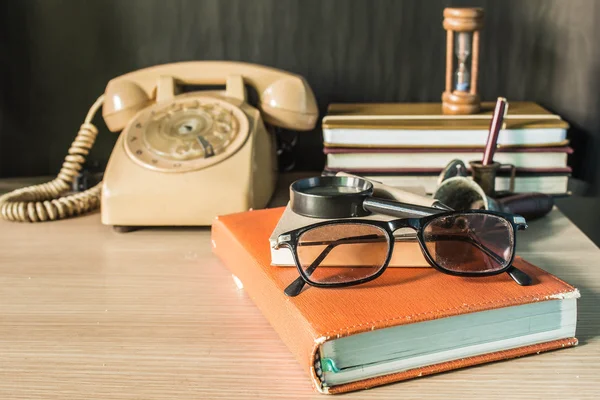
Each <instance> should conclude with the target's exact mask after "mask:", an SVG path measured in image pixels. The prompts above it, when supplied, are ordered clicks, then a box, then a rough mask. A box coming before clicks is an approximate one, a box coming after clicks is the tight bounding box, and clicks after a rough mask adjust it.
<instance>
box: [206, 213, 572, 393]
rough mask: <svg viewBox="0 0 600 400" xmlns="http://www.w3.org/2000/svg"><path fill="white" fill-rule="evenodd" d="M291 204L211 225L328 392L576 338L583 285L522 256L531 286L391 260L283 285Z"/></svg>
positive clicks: (217, 245) (224, 255) (288, 273)
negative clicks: (324, 280)
mask: <svg viewBox="0 0 600 400" xmlns="http://www.w3.org/2000/svg"><path fill="white" fill-rule="evenodd" d="M282 212H283V208H276V209H267V210H259V211H249V212H245V213H240V214H232V215H227V216H221V217H219V218H218V219H217V220H216V221H215V222H214V223H213V226H212V243H213V251H214V252H215V254H216V255H217V256H218V257H219V258H220V259H221V260H222V262H223V264H224V265H225V266H226V267H227V268H228V269H229V270H230V271H231V272H232V273H233V274H234V276H236V277H237V278H238V279H239V281H240V282H241V284H242V285H243V288H244V290H246V291H247V293H248V295H249V297H250V298H251V299H252V300H253V301H254V303H255V304H256V305H257V307H258V308H259V309H260V310H261V312H262V313H263V314H264V316H265V317H266V318H267V319H268V320H269V322H270V323H271V325H272V326H273V328H274V329H275V330H276V331H277V333H278V334H279V336H280V337H281V339H282V340H283V341H284V342H285V344H286V345H287V346H288V348H289V349H290V351H291V352H292V353H293V354H294V355H295V357H296V358H297V359H298V361H299V362H300V363H301V364H302V366H303V367H304V368H305V369H306V371H307V373H308V375H309V376H310V380H311V382H312V384H313V386H314V388H315V389H316V390H318V391H319V392H321V393H329V394H335V393H342V392H348V391H353V390H358V389H367V388H371V387H374V386H378V385H382V384H387V383H391V382H396V381H402V380H406V379H410V378H417V377H422V376H426V375H430V374H435V373H439V372H444V371H449V370H453V369H457V368H463V367H467V366H473V365H477V364H483V363H487V362H492V361H498V360H505V359H509V358H515V357H519V356H524V355H528V354H536V353H540V352H543V351H548V350H553V349H562V348H566V347H570V346H574V345H576V344H577V339H576V338H575V337H574V336H575V325H576V319H577V318H576V315H577V311H576V304H577V298H579V292H578V291H577V289H575V288H573V287H572V286H570V285H568V284H567V283H565V282H563V281H562V280H560V279H558V278H557V277H555V276H553V275H551V274H549V273H548V272H545V271H543V270H542V269H540V268H537V267H535V266H534V265H531V264H530V263H528V262H526V261H525V260H523V259H521V258H517V259H516V260H515V266H517V267H518V268H519V269H522V270H523V271H524V272H526V273H527V274H528V275H529V276H531V277H532V278H533V284H532V285H531V286H527V287H523V286H519V285H517V284H515V283H514V282H513V281H512V280H511V279H510V278H509V277H508V276H506V274H503V275H499V276H493V277H486V278H461V277H453V276H449V275H446V274H443V273H440V272H438V271H436V270H435V269H433V268H390V269H388V270H386V272H385V273H384V274H383V275H382V276H381V277H379V278H377V279H376V280H373V281H371V282H369V283H366V284H363V285H358V286H354V287H348V288H339V289H319V288H315V287H308V288H307V289H306V288H305V291H304V292H303V293H301V294H300V295H299V296H297V297H293V298H289V297H286V296H285V294H284V293H283V290H284V288H285V287H286V286H287V285H289V284H290V283H291V282H292V281H294V280H295V279H296V278H297V277H298V272H297V271H296V270H295V269H293V268H281V267H274V266H271V265H270V251H269V247H270V246H269V240H268V239H269V235H270V234H271V232H272V231H273V228H274V227H275V225H276V224H277V221H278V220H279V218H280V217H281V213H282ZM232 318H235V317H234V316H232ZM274 373H276V372H274ZM265 379H276V378H274V376H271V377H265Z"/></svg>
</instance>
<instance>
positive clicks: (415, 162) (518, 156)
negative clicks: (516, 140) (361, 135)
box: [323, 146, 573, 170]
mask: <svg viewBox="0 0 600 400" xmlns="http://www.w3.org/2000/svg"><path fill="white" fill-rule="evenodd" d="M323 152H324V153H325V154H326V156H327V167H328V168H338V169H353V170H362V169H394V168H396V169H397V168H407V167H417V168H444V167H445V166H446V165H447V164H448V163H449V162H450V161H451V160H455V159H459V160H462V161H463V162H464V163H465V165H469V161H473V160H479V161H481V160H482V159H483V152H484V149H483V148H479V149H478V148H465V149H461V148H415V149H402V148H396V149H393V148H392V149H385V148H384V149H381V148H379V149H378V148H345V147H325V148H324V150H323ZM572 153H573V149H572V148H570V147H568V146H563V147H532V148H529V147H525V148H499V149H498V150H497V151H496V153H495V155H494V161H497V162H499V163H501V164H511V165H514V166H515V167H517V168H536V169H538V168H564V167H566V166H567V157H568V155H569V154H572Z"/></svg>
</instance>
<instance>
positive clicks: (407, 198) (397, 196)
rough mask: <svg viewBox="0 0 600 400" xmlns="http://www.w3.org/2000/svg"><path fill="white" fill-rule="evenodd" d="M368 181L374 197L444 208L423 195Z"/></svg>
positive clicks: (340, 174) (343, 174)
mask: <svg viewBox="0 0 600 400" xmlns="http://www.w3.org/2000/svg"><path fill="white" fill-rule="evenodd" d="M336 176H353V177H357V176H356V175H352V174H349V173H347V172H338V173H337V174H336ZM357 178H360V177H357ZM362 179H365V178H362ZM367 180H368V181H369V182H371V183H372V184H373V189H374V191H373V195H374V196H375V197H388V198H390V197H391V198H393V199H394V200H396V201H400V202H403V203H409V204H417V205H420V206H424V207H436V208H443V207H439V206H438V205H439V204H441V203H440V202H439V201H438V200H435V199H432V198H430V197H427V196H421V195H418V194H415V193H411V192H408V191H406V190H402V189H398V188H395V187H392V186H388V185H385V184H383V183H381V182H377V181H374V180H372V179H367ZM446 209H448V208H446Z"/></svg>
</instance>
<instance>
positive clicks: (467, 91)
mask: <svg viewBox="0 0 600 400" xmlns="http://www.w3.org/2000/svg"><path fill="white" fill-rule="evenodd" d="M482 28H483V9H481V8H446V9H444V29H445V30H446V31H447V37H446V39H447V40H446V89H445V91H444V93H443V94H442V112H443V113H444V114H475V113H477V112H479V108H480V98H479V94H478V93H477V75H478V72H479V31H480V30H481V29H482ZM455 57H456V63H455V62H454V58H455ZM469 61H470V63H469ZM455 64H456V67H455ZM469 64H470V66H469Z"/></svg>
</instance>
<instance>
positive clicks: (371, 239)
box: [277, 210, 531, 297]
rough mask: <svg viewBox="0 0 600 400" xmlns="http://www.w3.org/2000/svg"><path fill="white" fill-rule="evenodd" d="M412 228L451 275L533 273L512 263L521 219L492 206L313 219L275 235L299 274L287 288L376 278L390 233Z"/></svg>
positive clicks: (294, 290) (389, 248)
mask: <svg viewBox="0 0 600 400" xmlns="http://www.w3.org/2000/svg"><path fill="white" fill-rule="evenodd" d="M401 228H412V229H413V230H415V231H416V238H417V241H418V242H419V246H420V248H421V251H422V253H423V255H424V256H425V259H426V260H427V262H428V263H429V264H430V265H431V266H432V267H433V268H435V269H436V270H438V271H440V272H443V273H446V274H449V275H455V276H464V277H480V276H490V275H498V274H501V273H504V272H506V273H508V274H509V275H510V277H511V278H512V279H513V280H514V281H515V282H516V283H518V284H519V285H522V286H528V285H530V284H531V278H530V277H529V276H528V275H527V274H525V273H524V272H522V271H520V270H518V269H517V268H515V267H514V266H513V265H512V261H513V259H514V256H515V247H516V236H515V232H516V231H517V230H524V229H526V228H527V224H526V221H525V218H523V217H521V216H519V215H513V214H506V213H500V212H494V211H481V210H468V211H460V212H454V211H451V212H441V213H438V214H433V215H429V216H426V217H422V218H403V219H395V220H392V221H376V220H363V219H342V220H332V221H325V222H320V223H316V224H313V225H309V226H305V227H302V228H299V229H296V230H293V231H289V232H286V233H283V234H281V235H279V237H278V239H277V247H287V248H289V249H290V250H291V251H292V254H293V256H294V261H295V263H296V267H297V268H298V272H299V273H300V277H299V278H298V279H296V280H295V281H294V282H292V283H291V284H290V285H289V286H288V287H287V288H286V289H285V291H284V292H285V294H286V295H288V296H291V297H293V296H297V295H298V294H300V292H301V291H302V288H303V287H304V285H305V284H309V285H312V286H315V287H319V288H330V287H345V286H353V285H358V284H361V283H365V282H368V281H371V280H373V279H375V278H377V277H379V276H380V275H381V274H383V272H384V271H385V269H386V268H387V266H388V264H389V263H390V259H391V257H392V252H393V251H394V242H395V238H394V232H395V231H397V230H398V229H401Z"/></svg>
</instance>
